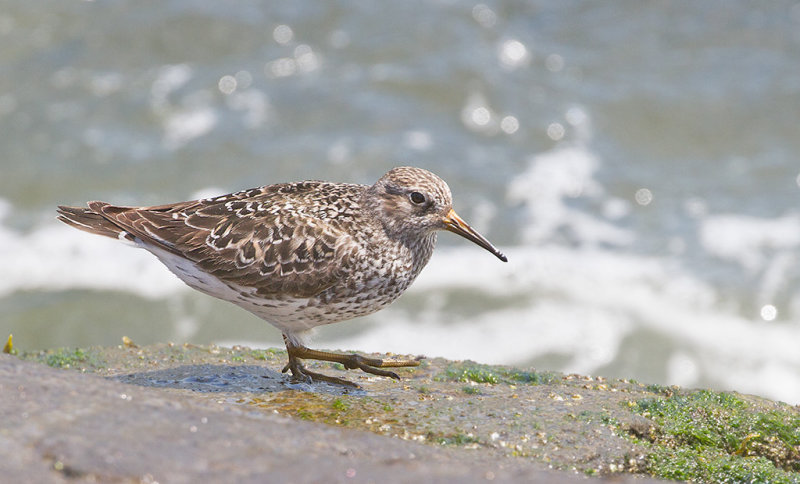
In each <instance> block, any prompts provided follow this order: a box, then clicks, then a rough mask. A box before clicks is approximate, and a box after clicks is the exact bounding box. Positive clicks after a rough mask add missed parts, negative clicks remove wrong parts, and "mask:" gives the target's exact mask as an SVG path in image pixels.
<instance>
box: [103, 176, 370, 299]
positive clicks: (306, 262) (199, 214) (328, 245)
mask: <svg viewBox="0 0 800 484" xmlns="http://www.w3.org/2000/svg"><path fill="white" fill-rule="evenodd" d="M302 202H303V200H302V196H301V195H298V197H293V196H292V195H291V194H289V195H287V194H286V193H280V192H278V190H277V189H276V188H274V186H273V187H262V188H258V189H253V190H247V191H242V192H238V193H233V194H230V195H225V196H222V197H217V198H212V199H204V200H196V201H192V202H181V203H176V204H171V205H161V206H155V207H117V206H113V205H108V204H104V203H102V202H92V203H90V204H89V206H90V208H91V209H92V210H94V211H96V212H97V213H100V214H101V215H102V216H104V217H106V218H108V219H109V220H110V221H112V222H113V223H114V224H116V225H118V226H120V227H121V228H122V229H124V230H125V231H127V232H128V233H130V234H131V235H133V236H135V237H136V238H138V239H140V240H141V241H142V242H143V243H144V244H145V245H148V244H150V245H155V246H157V247H159V248H161V249H164V250H167V251H169V252H171V253H173V254H176V255H178V256H181V257H184V258H186V259H188V260H189V261H191V262H193V263H194V264H195V265H196V266H197V267H198V268H199V269H200V270H202V271H204V272H207V273H209V274H212V275H213V276H215V277H217V278H218V279H220V280H221V281H223V282H225V283H228V284H235V285H238V286H243V287H252V288H254V289H255V290H256V292H257V294H259V295H262V296H269V295H275V294H281V295H291V296H295V297H311V296H314V295H316V294H319V293H320V292H322V291H324V290H325V289H327V288H329V287H331V286H333V285H334V284H336V283H337V282H340V281H341V280H342V279H343V278H344V277H345V275H346V274H347V273H348V270H347V268H349V267H350V266H351V265H353V264H355V262H356V258H357V257H358V255H359V253H360V247H359V244H358V243H357V242H356V240H355V239H354V238H353V237H352V236H351V235H349V234H348V232H347V231H345V230H343V229H342V227H341V225H340V224H339V223H338V222H337V221H336V220H335V219H336V215H337V214H336V212H335V211H334V212H333V213H330V214H329V215H328V216H331V218H332V219H333V220H327V219H325V218H321V217H320V213H321V212H316V213H307V212H306V211H303V210H299V209H298V208H297V206H298V204H300V203H302Z"/></svg>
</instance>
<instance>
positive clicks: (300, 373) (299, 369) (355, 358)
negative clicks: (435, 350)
mask: <svg viewBox="0 0 800 484" xmlns="http://www.w3.org/2000/svg"><path fill="white" fill-rule="evenodd" d="M283 340H284V342H285V343H286V351H287V352H288V354H289V363H287V364H286V366H285V367H284V368H283V372H284V373H286V372H287V371H289V370H291V372H292V377H293V378H294V379H295V380H308V379H309V378H310V379H312V380H319V381H326V382H329V383H338V384H341V385H348V386H355V387H358V385H356V384H354V383H352V382H349V381H347V380H343V379H341V378H336V377H332V376H327V375H322V374H319V373H314V372H312V371H309V370H307V369H306V368H305V367H303V365H302V364H300V362H299V361H298V359H300V358H302V359H309V360H319V361H330V362H333V363H340V364H342V365H343V366H344V367H345V368H347V369H348V370H352V369H354V368H360V369H361V370H362V371H364V372H366V373H371V374H373V375H379V376H388V377H391V378H394V379H396V380H399V379H400V377H399V376H398V375H397V373H395V372H393V371H388V370H381V368H399V367H409V366H419V362H420V359H421V358H415V359H394V358H386V359H381V358H367V357H365V356H361V355H357V354H350V355H343V354H339V353H331V352H329V351H320V350H312V349H310V348H306V347H305V346H303V345H296V344H294V343H292V341H291V340H290V339H289V338H287V337H286V335H284V336H283Z"/></svg>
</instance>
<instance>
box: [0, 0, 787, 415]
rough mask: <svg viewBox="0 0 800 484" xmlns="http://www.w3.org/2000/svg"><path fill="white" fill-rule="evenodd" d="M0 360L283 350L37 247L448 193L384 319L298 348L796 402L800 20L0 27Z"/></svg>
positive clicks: (252, 10) (564, 10)
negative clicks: (315, 193) (178, 219)
mask: <svg viewBox="0 0 800 484" xmlns="http://www.w3.org/2000/svg"><path fill="white" fill-rule="evenodd" d="M0 3H1V4H2V8H0V69H2V75H1V76H0V336H2V338H3V339H5V337H6V335H7V334H9V333H13V334H14V342H15V346H16V347H17V348H19V349H20V350H33V349H41V348H52V347H61V346H87V345H115V344H119V343H120V341H121V337H122V336H123V335H126V336H129V337H130V338H132V339H133V341H135V342H136V343H139V344H150V343H154V342H164V341H174V342H177V343H182V342H186V341H188V342H194V343H204V344H207V343H218V344H224V345H231V344H237V343H241V344H247V345H250V346H253V347H265V346H282V342H281V337H280V334H279V333H278V331H277V330H275V329H273V328H272V327H271V326H269V325H268V324H266V323H264V322H262V321H261V320H259V319H257V318H256V317H254V316H252V315H250V314H249V313H247V312H245V311H243V310H240V309H238V308H236V307H235V306H233V305H231V304H228V303H224V302H221V301H217V300H214V299H212V298H210V297H207V296H204V295H202V294H199V293H196V292H193V291H192V290H190V289H188V288H187V287H185V286H184V285H183V284H182V283H181V282H180V281H178V279H177V278H175V277H174V276H172V275H171V274H170V273H169V272H168V271H167V270H166V269H165V268H164V267H163V266H161V265H160V264H159V263H158V262H157V261H156V259H155V258H154V257H152V256H151V255H149V254H148V253H146V252H144V251H140V250H135V249H132V248H129V247H127V246H125V245H123V244H120V243H118V242H115V241H113V240H107V239H102V238H100V237H96V236H92V235H88V234H85V233H82V232H79V231H77V230H74V229H71V228H69V227H67V226H66V225H63V224H60V223H58V222H56V220H55V219H54V215H55V206H56V205H57V204H73V205H78V204H83V203H84V202H85V201H87V200H105V201H109V202H113V203H117V204H134V205H151V204H160V203H167V202H174V201H180V200H187V199H193V198H197V197H201V196H210V195H214V194H223V193H227V192H230V191H234V190H238V189H242V188H249V187H255V186H260V185H265V184H270V183H276V182H282V181H296V180H303V179H326V180H332V181H348V182H358V183H366V184H371V183H373V182H374V181H375V180H376V179H377V178H378V177H380V176H381V175H382V174H383V173H384V172H386V171H387V170H388V169H390V168H391V167H393V166H396V165H415V166H420V167H425V168H428V169H430V170H432V171H434V172H435V173H437V174H439V175H440V176H442V177H443V178H444V179H445V180H447V181H448V182H449V184H450V186H451V188H452V191H453V193H454V197H455V201H456V202H455V207H456V209H457V210H458V212H459V214H461V216H462V217H464V218H465V219H466V220H467V221H469V222H470V223H472V224H473V225H474V226H475V227H476V228H478V229H479V230H480V231H482V232H483V233H484V234H485V235H486V236H487V237H488V238H489V239H491V240H492V241H493V242H495V243H496V244H497V245H499V246H500V248H501V249H502V250H503V251H505V252H506V253H507V255H508V256H509V263H508V264H503V263H500V262H499V261H497V259H495V258H494V257H492V256H491V255H490V254H488V253H486V252H485V251H483V250H481V249H479V248H477V247H475V246H473V245H472V244H469V243H468V242H466V241H464V240H462V239H460V238H457V237H455V236H453V235H451V234H442V235H441V236H440V238H439V240H440V242H439V248H438V250H437V253H436V254H435V255H434V257H433V260H432V261H431V263H430V265H429V266H428V267H427V268H426V270H425V271H423V273H422V275H421V276H420V278H419V279H418V281H417V282H416V284H415V285H414V286H412V288H411V289H410V290H409V291H408V293H407V294H406V295H404V296H403V297H402V298H401V299H400V300H399V301H398V302H396V303H395V304H394V305H393V306H391V307H390V308H389V309H387V310H384V311H381V312H379V313H376V314H374V315H372V316H369V317H366V318H361V319H358V320H354V321H351V322H348V323H342V324H338V325H333V326H330V327H325V328H322V329H321V330H320V331H319V332H318V334H317V336H316V337H315V340H314V341H313V346H314V347H320V348H333V349H337V348H338V349H356V350H361V351H381V352H383V351H394V352H398V353H412V354H425V355H428V356H444V357H448V358H455V359H472V360H476V361H479V362H484V363H503V364H511V365H522V366H529V365H533V366H535V367H537V368H538V369H542V370H560V371H566V372H579V373H584V374H596V375H605V376H609V377H627V378H634V379H637V380H639V381H643V382H653V383H661V384H678V385H683V386H688V387H693V386H709V387H713V388H719V389H732V390H738V391H740V392H746V393H755V394H759V395H764V396H768V397H771V398H776V399H781V400H784V401H787V402H791V403H795V404H797V403H800V260H799V257H800V3H796V2H780V1H763V2H760V1H721V0H716V1H715V0H709V1H704V2H691V1H675V2H672V1H654V2H638V1H622V2H578V1H555V2H554V1H545V0H540V1H526V2H522V1H497V2H493V1H486V2H485V3H471V2H461V1H434V0H432V1H427V2H424V1H405V2H354V1H351V2H348V1H330V2H309V1H296V2H259V1H237V2H220V1H214V0H208V1H184V0H159V1H152V0H150V1H148V0H135V1H134V0H102V1H96V2H78V1H58V2H56V1H47V2H28V1H24V0H17V1H9V0H5V1H2V2H0Z"/></svg>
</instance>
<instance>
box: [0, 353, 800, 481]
mask: <svg viewBox="0 0 800 484" xmlns="http://www.w3.org/2000/svg"><path fill="white" fill-rule="evenodd" d="M20 356H21V357H19V356H13V355H2V357H1V358H0V394H2V395H3V398H2V404H0V415H2V425H0V448H2V453H3V455H5V456H14V458H5V459H3V460H2V463H0V475H2V476H3V477H4V479H10V480H9V482H67V481H69V482H162V483H167V482H169V483H172V482H197V481H199V480H202V481H203V482H231V481H235V482H413V481H416V482H484V481H495V482H518V481H524V482H578V481H582V480H585V478H586V476H595V477H596V478H598V479H601V480H605V479H613V480H615V481H617V482H619V481H623V482H625V481H627V480H636V481H637V482H648V481H655V480H656V478H666V479H683V480H688V479H694V480H696V481H698V482H713V481H714V479H715V477H714V476H718V475H719V473H720V472H729V474H727V476H728V477H730V478H731V479H730V480H731V481H733V482H736V481H737V480H738V479H739V478H740V477H741V479H745V478H746V477H747V475H748V474H747V473H748V472H750V475H751V477H755V478H758V477H759V476H760V477H761V478H765V479H769V480H771V481H773V482H790V483H791V482H800V430H798V428H800V410H798V408H797V407H792V406H789V405H785V404H779V403H775V402H771V401H768V400H765V399H760V398H756V397H750V396H743V395H737V394H730V393H718V392H707V391H684V390H680V389H677V388H667V387H661V386H657V385H645V384H641V383H638V382H633V381H625V380H613V381H611V380H606V379H604V378H602V377H588V376H580V375H563V374H559V373H552V372H537V371H535V370H531V369H528V370H521V369H515V368H508V367H498V366H487V365H479V364H476V363H472V362H453V361H448V360H443V359H433V360H425V361H424V362H423V364H422V365H421V366H420V367H419V368H414V369H403V370H401V371H400V372H399V373H400V374H401V377H402V378H403V380H402V381H400V382H398V381H395V380H391V379H386V378H381V377H372V376H369V375H364V374H363V373H360V372H356V371H345V370H343V369H342V368H336V366H335V365H328V364H318V365H315V364H314V363H311V364H310V366H311V367H313V368H315V369H316V370H319V371H322V372H325V373H328V374H331V375H334V376H340V377H343V378H348V379H350V380H352V381H355V382H357V383H358V384H359V385H361V387H362V388H361V389H358V390H353V389H347V388H344V387H340V386H333V385H329V384H325V383H319V384H316V383H315V384H305V383H302V384H299V383H291V382H289V380H288V378H287V377H286V376H285V375H283V374H281V373H279V370H280V368H281V367H282V366H283V364H284V363H285V358H286V355H285V352H284V351H282V350H253V349H249V348H243V347H234V348H221V347H215V346H210V347H201V346H194V345H173V344H162V345H153V346H148V347H141V348H140V347H137V346H136V345H135V344H133V343H132V342H130V341H126V343H125V344H123V345H120V346H118V347H112V348H89V349H59V350H51V351H42V352H35V353H28V354H24V355H20ZM66 369H70V370H78V371H66ZM704 399H705V400H704ZM673 404H674V405H673ZM670 405H671V406H670ZM691 405H695V407H691ZM697 405H700V406H699V407H698V406H697ZM673 407H675V409H673ZM698 408H702V409H707V410H708V411H709V412H710V413H714V412H717V413H716V415H717V416H716V417H715V418H717V419H718V420H720V422H721V423H720V422H717V423H718V424H719V425H717V427H719V428H720V429H721V430H720V432H723V433H724V435H722V437H720V441H721V442H723V444H724V445H722V447H719V446H718V447H714V445H713V440H714V439H715V438H716V437H715V436H714V435H709V436H708V440H709V441H708V442H701V444H698V443H697V442H695V441H693V440H692V438H683V437H681V434H680V433H679V432H678V431H674V432H673V431H672V430H671V429H673V427H672V426H671V425H672V424H673V423H680V422H682V421H683V420H681V419H685V418H686V415H687V414H691V415H695V414H702V413H703V412H698V411H697V409H698ZM676 409H677V410H676ZM734 411H735V412H738V413H735V412H734ZM670 412H671V413H670ZM720 412H721V413H720ZM725 412H728V414H726V413H725ZM726 415H727V417H726ZM743 416H744V417H747V416H751V417H753V418H752V419H751V420H752V421H753V424H752V425H762V424H763V421H764V418H767V417H768V416H772V417H770V418H772V420H771V421H770V422H768V423H769V424H770V426H769V427H768V429H767V430H764V429H760V428H757V427H753V428H750V429H749V430H748V429H743V431H744V432H745V433H744V434H741V432H740V431H742V429H740V428H739V427H741V425H740V423H741V422H739V420H741V419H742V418H744V417H743ZM701 417H702V415H700V416H698V417H697V420H696V421H689V422H687V423H686V424H685V427H686V428H693V429H698V431H699V432H700V433H703V432H706V430H705V429H706V427H705V426H706V425H707V422H704V421H703V420H702V418H701ZM728 417H730V418H729V420H730V419H739V420H737V421H736V422H733V421H731V422H729V423H730V425H729V426H728V427H729V428H728V427H726V425H725V423H726V422H727V420H725V419H726V418H728ZM762 417H763V418H762ZM759 422H761V423H759ZM781 426H785V428H784V427H781ZM793 426H794V427H793ZM769 429H772V430H769ZM769 431H771V432H774V433H775V435H770V434H769V433H768V432H769ZM670 432H672V433H670ZM737 432H739V433H737ZM690 433H691V432H690ZM740 434H741V435H740ZM737 439H738V440H737ZM701 440H702V439H701ZM726 442H727V443H726ZM726 445H727V448H729V450H725V449H726V447H725V446H726ZM692 452H694V454H692ZM16 456H19V458H17V457H16ZM709 456H712V457H713V458H711V457H709ZM673 457H674V458H675V459H673V460H671V459H672V458H673ZM680 459H682V460H680ZM693 459H694V460H693ZM692 462H694V463H695V464H692ZM698 462H699V463H700V464H697V463H698ZM703 463H705V464H703ZM693 465H694V468H693ZM698 466H699V467H698ZM703 466H705V467H703ZM737 466H738V467H737ZM739 467H741V469H739ZM692 469H694V471H695V472H696V474H692V475H690V474H686V475H684V474H680V473H681V472H688V471H690V470H692ZM726 469H728V470H727V471H726ZM697 472H699V474H697ZM715 473H716V474H715Z"/></svg>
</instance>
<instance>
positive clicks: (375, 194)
mask: <svg viewBox="0 0 800 484" xmlns="http://www.w3.org/2000/svg"><path fill="white" fill-rule="evenodd" d="M58 218H59V219H60V220H61V221H63V222H65V223H67V224H69V225H72V226H73V227H76V228H78V229H81V230H84V231H87V232H91V233H95V234H98V235H104V236H107V237H113V238H119V239H124V240H128V241H130V242H133V243H135V244H136V245H138V246H140V247H143V248H145V249H147V250H148V251H150V252H152V253H153V254H155V255H156V256H157V257H158V258H159V259H160V260H161V262H163V263H164V264H165V265H166V266H167V267H168V268H169V269H170V270H171V271H172V272H174V273H175V274H176V275H177V276H178V277H180V278H181V279H182V280H183V281H184V282H186V283H187V284H188V285H189V286H191V287H193V288H195V289H198V290H200V291H202V292H204V293H206V294H210V295H212V296H215V297H218V298H221V299H224V300H227V301H230V302H232V303H234V304H237V305H239V306H241V307H243V308H244V309H247V310H248V311H250V312H252V313H254V314H256V315H257V316H259V317H261V318H263V319H265V320H266V321H268V322H269V323H271V324H272V325H274V326H275V327H277V328H278V329H280V330H281V331H282V332H283V334H284V337H285V340H286V344H287V349H288V350H289V365H287V368H285V369H284V371H286V370H287V369H291V370H292V373H293V375H294V377H295V378H302V379H308V378H309V377H310V378H312V379H319V380H325V381H335V382H337V383H348V382H345V381H343V380H339V379H335V378H332V377H326V376H324V375H319V374H317V373H312V372H310V371H308V370H306V369H305V368H303V367H302V365H300V363H299V362H298V358H313V359H325V360H328V361H337V362H339V363H342V364H344V365H345V366H346V367H348V368H362V369H363V370H365V371H368V372H370V373H374V374H379V375H386V376H393V377H396V376H397V375H395V374H394V373H392V372H389V371H385V370H379V368H380V367H387V366H413V365H416V364H418V363H417V362H416V360H375V359H364V358H362V357H359V356H358V355H338V354H334V353H327V352H318V351H315V350H309V349H308V348H305V347H304V346H303V344H302V339H301V337H302V334H303V333H304V332H305V331H307V330H309V329H311V328H313V327H315V326H319V325H322V324H329V323H335V322H339V321H343V320H347V319H351V318H354V317H356V316H363V315H365V314H369V313H372V312H374V311H377V310H379V309H381V308H383V307H385V306H386V305H388V304H389V303H391V302H392V301H394V300H395V299H396V298H397V297H398V296H399V295H400V294H402V293H403V291H405V290H406V288H408V286H409V285H410V284H411V283H412V282H413V281H414V279H415V278H416V277H417V275H418V274H419V272H420V271H421V270H422V268H423V267H424V266H425V264H426V263H427V262H428V260H429V259H430V256H431V254H432V252H433V248H434V245H435V243H436V231H438V230H449V231H452V232H455V233H458V234H459V235H462V236H464V237H465V238H467V239H469V240H471V241H473V242H475V243H477V244H478V245H480V246H482V247H484V248H486V249H487V250H489V251H491V252H492V253H494V254H495V255H496V256H497V257H498V258H500V259H501V260H503V261H505V260H506V259H505V256H503V255H502V254H501V253H500V252H498V251H497V249H495V248H494V247H493V246H492V245H491V244H490V243H489V242H488V241H487V240H486V239H485V238H483V237H482V236H481V235H480V234H478V233H477V232H475V231H474V230H473V229H472V228H471V227H469V225H467V224H466V223H465V222H464V221H463V220H461V219H460V218H459V217H458V215H456V213H455V211H453V209H452V198H451V194H450V189H449V188H448V186H447V184H446V183H445V182H444V181H443V180H442V179H440V178H439V177H437V176H436V175H434V174H433V173H430V172H429V171H426V170H423V169H420V168H411V167H399V168H395V169H393V170H391V171H389V172H388V173H387V174H386V175H384V176H383V177H381V178H380V180H378V181H377V182H376V183H375V184H374V185H372V186H367V185H353V184H345V183H328V182H321V181H304V182H298V183H283V184H277V185H268V186H264V187H260V188H254V189H250V190H243V191H240V192H236V193H231V194H229V195H223V196H219V197H214V198H206V199H202V200H194V201H189V202H180V203H174V204H169V205H160V206H153V207H120V206H114V205H110V204H108V203H105V202H89V203H88V208H81V207H64V206H60V207H59V217H58ZM365 362H366V363H365Z"/></svg>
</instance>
